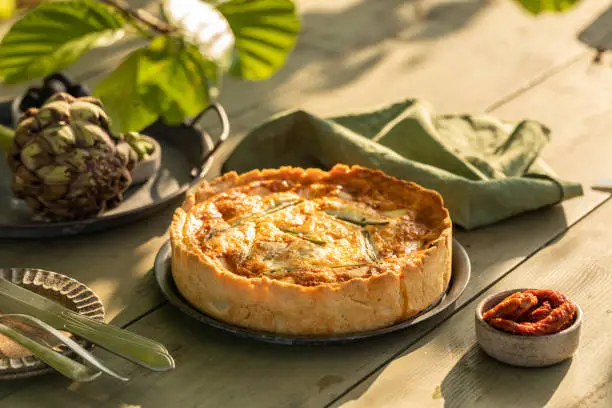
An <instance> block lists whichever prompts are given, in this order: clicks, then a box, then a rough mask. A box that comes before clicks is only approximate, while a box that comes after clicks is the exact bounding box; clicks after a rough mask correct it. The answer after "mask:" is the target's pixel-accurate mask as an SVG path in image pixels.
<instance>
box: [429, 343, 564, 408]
mask: <svg viewBox="0 0 612 408" xmlns="http://www.w3.org/2000/svg"><path fill="white" fill-rule="evenodd" d="M571 362H572V360H568V361H565V362H563V363H560V364H557V365H555V366H551V367H546V368H538V369H528V368H519V367H513V366H509V365H505V364H502V363H500V362H498V361H496V360H494V359H492V358H491V357H489V356H487V355H486V354H485V353H484V351H482V350H481V349H480V347H479V346H478V345H476V344H474V345H473V346H472V347H471V348H470V349H469V350H467V351H466V352H465V354H464V355H463V356H462V357H461V359H460V360H459V361H458V362H457V364H455V366H454V367H453V368H452V369H451V371H450V372H449V373H448V374H447V375H446V377H445V378H444V380H443V381H442V385H441V390H440V391H441V395H440V396H439V397H441V398H444V406H445V407H447V408H454V407H466V406H468V407H477V406H480V405H479V401H480V400H481V398H482V399H483V400H486V403H485V405H486V406H490V403H491V402H492V401H495V406H496V407H498V408H500V407H515V406H520V407H523V408H539V407H543V406H546V403H547V402H548V401H549V400H550V398H551V397H552V395H553V393H554V392H555V390H556V389H557V387H558V386H559V383H561V381H562V380H563V378H564V377H565V375H566V373H567V371H568V370H569V368H570V366H571ZM519 381H520V384H521V386H520V389H517V388H516V384H518V383H519ZM509 384H514V386H509ZM485 395H486V398H483V396H485ZM482 403H484V401H482V402H481V404H482ZM487 404H489V405H487Z"/></svg>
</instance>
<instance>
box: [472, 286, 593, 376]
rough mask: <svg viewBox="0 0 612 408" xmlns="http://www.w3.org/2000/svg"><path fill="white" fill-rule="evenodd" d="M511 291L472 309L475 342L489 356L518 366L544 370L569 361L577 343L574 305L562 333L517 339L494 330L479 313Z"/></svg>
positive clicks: (579, 320) (578, 320) (578, 316)
mask: <svg viewBox="0 0 612 408" xmlns="http://www.w3.org/2000/svg"><path fill="white" fill-rule="evenodd" d="M524 290H527V289H511V290H506V291H503V292H498V293H495V294H493V295H490V296H488V297H486V298H485V299H484V300H483V301H482V302H480V304H479V305H478V307H477V308H476V339H477V340H478V343H479V344H480V347H482V349H483V350H484V351H485V353H487V354H488V355H489V356H491V357H493V358H494V359H496V360H499V361H501V362H503V363H506V364H510V365H514V366H519V367H546V366H550V365H553V364H557V363H560V362H562V361H564V360H567V359H569V358H571V357H572V356H573V355H574V353H575V352H576V349H577V348H578V342H579V340H580V328H581V326H582V310H581V309H580V306H578V305H577V304H576V317H575V319H574V323H573V324H572V325H571V326H569V327H568V328H566V329H565V330H563V331H560V332H558V333H554V334H548V335H543V336H520V335H516V334H510V333H506V332H504V331H502V330H499V329H496V328H495V327H493V326H491V325H490V324H489V323H487V322H485V321H484V320H483V319H482V314H483V313H484V312H486V311H487V310H489V309H491V308H492V307H493V306H495V305H496V304H498V303H499V302H500V301H502V300H503V299H505V298H506V297H508V296H510V295H511V294H513V293H515V292H522V291H524Z"/></svg>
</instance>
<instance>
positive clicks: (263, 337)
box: [155, 240, 471, 345]
mask: <svg viewBox="0 0 612 408" xmlns="http://www.w3.org/2000/svg"><path fill="white" fill-rule="evenodd" d="M170 257H171V248H170V241H167V242H166V243H165V244H164V245H163V246H162V247H161V249H160V250H159V252H158V253H157V256H156V258H155V277H156V279H157V283H158V285H159V287H160V289H161V291H162V293H163V294H164V296H165V297H166V298H167V299H168V301H169V302H170V303H171V304H172V305H174V306H176V307H177V308H179V309H180V310H181V311H183V312H184V313H186V314H187V315H189V316H190V317H192V318H194V319H196V320H199V321H200V322H202V323H204V324H207V325H209V326H212V327H215V328H217V329H221V330H224V331H227V332H230V333H232V334H235V335H237V336H240V337H244V338H249V339H254V340H258V341H263V342H267V343H276V344H286V345H323V344H333V343H348V342H352V341H357V340H363V339H368V338H371V337H376V336H380V335H383V334H387V333H392V332H395V331H398V330H403V329H406V328H408V327H410V326H414V325H415V324H418V323H421V322H423V321H425V320H427V319H429V318H431V317H433V316H435V315H437V314H438V313H440V312H442V311H444V310H445V309H447V308H448V307H449V306H451V305H452V304H454V303H455V301H456V300H457V298H458V297H459V296H460V295H461V294H462V293H463V291H464V290H465V288H466V286H467V283H468V281H469V280H470V273H471V264H470V258H469V257H468V254H467V252H466V251H465V249H464V248H463V246H461V244H460V243H459V242H457V241H456V240H453V260H452V265H453V269H452V276H451V280H450V282H449V285H448V288H447V289H446V292H445V293H444V295H442V297H441V298H440V299H439V300H438V301H437V302H434V304H432V305H431V306H430V307H429V308H428V309H426V310H424V311H423V312H421V313H420V314H418V315H417V316H415V317H413V318H411V319H408V320H404V321H402V322H400V323H397V324H394V325H392V326H388V327H383V328H381V329H376V330H369V331H365V332H359V333H349V334H342V335H337V336H294V335H285V334H278V333H271V332H264V331H258V330H253V329H248V328H245V327H240V326H236V325H233V324H230V323H226V322H222V321H220V320H217V319H215V318H213V317H210V316H208V315H207V314H205V313H202V312H200V311H199V310H197V309H195V308H194V307H193V306H191V305H190V304H189V303H188V302H187V300H185V298H183V296H182V295H181V294H180V293H179V291H178V289H177V288H176V285H175V283H174V279H173V278H172V271H171V263H170Z"/></svg>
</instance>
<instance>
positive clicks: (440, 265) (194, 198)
mask: <svg viewBox="0 0 612 408" xmlns="http://www.w3.org/2000/svg"><path fill="white" fill-rule="evenodd" d="M170 238H171V245H172V274H173V277H174V280H175V282H176V285H177V288H178V290H179V291H180V293H181V294H182V295H183V296H184V297H185V298H186V299H187V301H189V302H190V303H191V304H192V305H193V306H195V307H196V308H197V309H199V310H200V311H202V312H204V313H206V314H208V315H210V316H212V317H214V318H216V319H219V320H222V321H225V322H228V323H232V324H235V325H239V326H242V327H247V328H252V329H258V330H263V331H267V332H275V333H283V334H294V335H332V334H342V333H355V332H361V331H366V330H373V329H377V328H381V327H385V326H389V325H392V324H394V323H397V322H400V321H402V320H405V319H408V318H410V317H412V316H414V315H416V314H418V313H419V312H421V311H422V310H424V309H426V308H427V307H429V306H430V305H431V304H432V303H433V302H435V301H436V300H438V299H439V298H440V296H442V294H443V293H444V291H445V290H446V288H447V286H448V283H449V280H450V277H451V256H452V253H451V250H452V223H451V220H450V217H449V214H448V211H447V209H446V208H445V207H444V204H443V201H442V197H441V196H440V195H439V194H438V193H437V192H435V191H432V190H428V189H425V188H422V187H420V186H419V185H417V184H414V183H411V182H407V181H402V180H398V179H396V178H394V177H391V176H388V175H386V174H385V173H383V172H381V171H378V170H371V169H367V168H364V167H360V166H353V167H348V166H345V165H336V166H334V167H333V168H332V169H331V170H330V171H323V170H319V169H301V168H295V167H281V168H280V169H270V170H261V171H260V170H255V171H251V172H248V173H245V174H242V175H238V174H236V173H235V172H231V173H227V174H225V175H223V176H221V177H219V178H217V179H215V180H213V181H211V182H206V181H203V182H201V183H200V184H199V185H198V186H197V188H195V189H194V190H193V191H192V192H191V193H189V194H188V196H187V198H186V199H185V201H184V203H183V204H182V206H181V207H180V208H178V209H177V210H176V212H175V214H174V218H173V221H172V225H171V227H170Z"/></svg>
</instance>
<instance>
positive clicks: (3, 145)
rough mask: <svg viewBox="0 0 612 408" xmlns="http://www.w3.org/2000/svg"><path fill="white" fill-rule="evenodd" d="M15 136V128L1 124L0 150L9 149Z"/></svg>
mask: <svg viewBox="0 0 612 408" xmlns="http://www.w3.org/2000/svg"><path fill="white" fill-rule="evenodd" d="M14 136H15V131H14V130H13V129H11V128H8V127H6V126H3V125H0V150H3V151H5V152H6V151H8V149H9V147H11V144H12V143H13V137H14Z"/></svg>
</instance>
